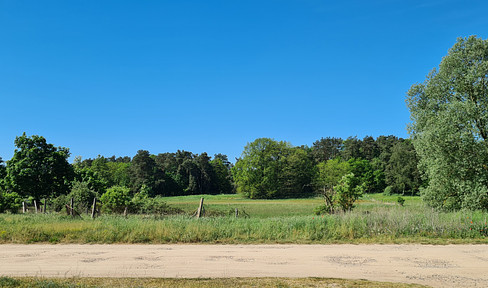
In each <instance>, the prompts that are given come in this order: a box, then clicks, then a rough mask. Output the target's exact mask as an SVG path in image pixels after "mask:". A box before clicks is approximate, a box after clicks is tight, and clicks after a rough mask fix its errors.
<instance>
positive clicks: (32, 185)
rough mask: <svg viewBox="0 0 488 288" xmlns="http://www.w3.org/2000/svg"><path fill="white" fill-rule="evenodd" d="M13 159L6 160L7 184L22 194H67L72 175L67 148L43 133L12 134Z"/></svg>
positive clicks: (39, 196) (36, 197)
mask: <svg viewBox="0 0 488 288" xmlns="http://www.w3.org/2000/svg"><path fill="white" fill-rule="evenodd" d="M15 146H16V147H17V149H15V151H14V155H13V157H12V159H10V160H9V161H8V162H7V183H6V184H7V186H8V188H9V190H11V191H13V192H17V193H18V194H19V195H21V196H32V197H34V198H35V199H37V200H40V199H41V198H43V197H50V196H57V195H60V194H67V193H68V192H69V190H70V182H71V180H72V179H73V175H74V173H73V169H72V167H71V165H70V164H69V163H68V160H67V159H68V157H69V155H70V153H69V149H68V148H64V147H54V145H53V144H49V143H47V141H46V139H45V138H44V137H42V136H37V135H33V136H31V137H29V136H27V135H26V134H25V133H24V134H23V135H22V136H19V137H16V138H15Z"/></svg>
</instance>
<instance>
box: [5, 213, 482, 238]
mask: <svg viewBox="0 0 488 288" xmlns="http://www.w3.org/2000/svg"><path fill="white" fill-rule="evenodd" d="M0 243H18V244H29V243H53V244H55V243H81V244H84V243H93V244H94V243H99V244H104V243H107V244H110V243H128V244H131V243H148V244H165V243H204V244H218V243H225V244H258V243H297V244H312V243H315V244H329V243H354V244H359V243H384V244H401V243H420V244H476V243H484V244H486V243H488V226H487V224H486V213H481V212H480V213H475V212H469V214H466V213H464V212H457V213H438V212H434V211H432V210H431V209H424V210H416V211H410V210H406V209H401V207H391V208H388V210H385V209H383V208H381V209H377V210H375V209H374V207H372V208H371V209H369V211H368V213H364V212H361V210H359V209H358V210H357V211H353V212H352V213H346V214H335V215H324V216H312V215H310V216H291V217H285V216H282V217H271V218H237V219H236V218H233V217H205V218H201V219H195V218H191V217H188V216H181V215H180V216H170V217H165V218H158V217H153V216H151V217H150V216H146V217H144V216H139V215H133V216H129V217H128V218H124V217H122V216H116V215H107V216H102V217H99V218H97V219H95V220H92V219H89V217H86V218H74V219H73V218H71V217H68V216H61V215H58V214H25V215H10V214H1V215H0Z"/></svg>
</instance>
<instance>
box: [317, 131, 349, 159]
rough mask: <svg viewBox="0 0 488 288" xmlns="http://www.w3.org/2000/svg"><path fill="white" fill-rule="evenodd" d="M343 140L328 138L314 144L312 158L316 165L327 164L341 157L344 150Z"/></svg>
mask: <svg viewBox="0 0 488 288" xmlns="http://www.w3.org/2000/svg"><path fill="white" fill-rule="evenodd" d="M343 142H344V141H343V140H342V139H341V138H334V137H327V138H321V139H320V140H317V141H315V142H313V146H312V158H313V159H314V161H315V163H320V162H325V161H327V160H331V159H335V158H337V157H340V155H341V152H342V149H343Z"/></svg>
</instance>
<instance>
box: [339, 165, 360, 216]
mask: <svg viewBox="0 0 488 288" xmlns="http://www.w3.org/2000/svg"><path fill="white" fill-rule="evenodd" d="M359 183H360V179H359V178H357V177H356V176H354V174H353V173H349V174H347V175H345V176H343V177H342V179H341V181H340V182H339V184H338V185H337V186H335V187H334V190H335V191H336V194H335V195H334V201H335V202H336V203H337V204H338V205H339V206H340V207H341V208H342V210H343V211H344V212H346V211H350V210H352V208H354V202H356V200H357V199H358V198H359V197H360V196H361V195H363V191H364V189H365V184H364V183H362V184H359Z"/></svg>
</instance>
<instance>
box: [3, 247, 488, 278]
mask: <svg viewBox="0 0 488 288" xmlns="http://www.w3.org/2000/svg"><path fill="white" fill-rule="evenodd" d="M487 265H488V245H445V246H444V245H443V246H433V245H78V244H74V245H73V244H69V245H12V244H6V245H2V249H1V250H0V271H1V272H0V274H1V275H3V276H8V277H34V276H35V277H60V278H63V277H65V278H66V277H68V278H69V277H83V278H86V277H96V278H99V277H103V278H104V277H109V278H119V277H123V278H141V277H142V278H172V279H174V278H193V279H196V278H235V277H239V278H240V277H244V278H249V277H252V278H261V277H262V278H267V277H283V278H295V277H299V278H307V277H320V278H343V279H349V280H359V279H366V280H369V281H381V282H397V283H414V284H421V285H428V286H433V287H488V275H487V274H486V267H488V266H487ZM290 280H291V281H293V280H292V279H289V280H288V281H290ZM225 281H229V280H225ZM231 281H236V279H234V280H231ZM252 281H256V283H259V280H257V279H254V280H252ZM268 281H269V280H268ZM298 282H300V281H299V280H298ZM274 284H275V285H274V287H280V285H277V284H279V281H276V280H275V282H274ZM256 286H257V284H256ZM271 286H272V285H271ZM290 286H291V285H290ZM304 286H305V285H304ZM281 287H286V286H283V285H281ZM312 287H313V286H312ZM332 287H336V286H332ZM339 287H341V286H339ZM346 287H347V286H346ZM373 287H376V286H373Z"/></svg>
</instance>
